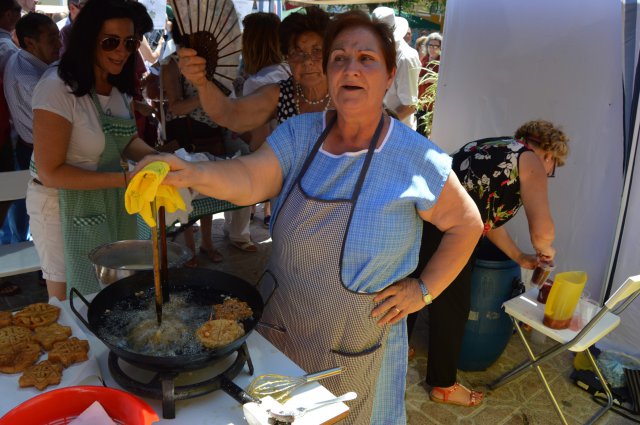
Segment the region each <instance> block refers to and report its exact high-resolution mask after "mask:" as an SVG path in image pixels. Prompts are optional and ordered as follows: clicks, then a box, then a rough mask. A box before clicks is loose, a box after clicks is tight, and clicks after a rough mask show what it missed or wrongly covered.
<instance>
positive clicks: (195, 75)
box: [178, 47, 209, 88]
mask: <svg viewBox="0 0 640 425" xmlns="http://www.w3.org/2000/svg"><path fill="white" fill-rule="evenodd" d="M178 58H179V61H178V66H179V67H180V72H182V75H184V76H185V77H186V79H187V80H189V81H190V82H191V84H193V85H194V86H196V88H200V87H203V86H205V85H206V84H207V83H208V81H209V80H207V76H206V72H205V71H206V64H207V61H206V60H205V59H204V58H203V57H200V56H198V53H197V52H196V51H195V50H193V49H188V48H186V47H183V48H181V49H179V50H178Z"/></svg>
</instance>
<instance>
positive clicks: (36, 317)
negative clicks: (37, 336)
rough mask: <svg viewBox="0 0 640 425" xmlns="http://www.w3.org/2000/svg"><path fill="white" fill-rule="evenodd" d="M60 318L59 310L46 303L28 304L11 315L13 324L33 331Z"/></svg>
mask: <svg viewBox="0 0 640 425" xmlns="http://www.w3.org/2000/svg"><path fill="white" fill-rule="evenodd" d="M59 316H60V308H59V307H56V306H55V305H51V304H47V303H35V304H30V305H28V306H26V307H25V308H23V309H22V310H20V311H19V312H17V313H16V314H14V315H13V324H14V325H17V326H26V327H27V328H29V329H35V328H37V327H38V326H45V325H50V324H52V323H53V322H55V321H56V320H58V317H59Z"/></svg>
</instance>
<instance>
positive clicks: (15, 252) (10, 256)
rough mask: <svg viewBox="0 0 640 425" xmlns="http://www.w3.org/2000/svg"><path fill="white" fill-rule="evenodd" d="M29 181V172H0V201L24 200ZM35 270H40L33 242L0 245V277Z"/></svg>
mask: <svg viewBox="0 0 640 425" xmlns="http://www.w3.org/2000/svg"><path fill="white" fill-rule="evenodd" d="M30 180H31V175H30V173H29V170H22V171H4V172H0V182H1V183H0V201H15V200H17V199H24V198H25V197H26V196H27V185H28V184H29V181H30ZM0 225H2V224H1V223H0ZM37 270H40V258H39V257H38V253H37V251H36V248H35V247H34V246H33V242H19V243H12V244H7V245H0V277H5V276H13V275H16V274H22V273H28V272H33V271H37Z"/></svg>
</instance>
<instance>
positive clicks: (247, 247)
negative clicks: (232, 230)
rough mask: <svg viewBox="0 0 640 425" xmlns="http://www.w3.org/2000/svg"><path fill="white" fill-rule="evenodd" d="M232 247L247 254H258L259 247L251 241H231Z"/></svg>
mask: <svg viewBox="0 0 640 425" xmlns="http://www.w3.org/2000/svg"><path fill="white" fill-rule="evenodd" d="M229 242H231V245H233V246H235V247H236V248H238V249H241V250H243V251H247V252H258V247H257V246H256V245H255V244H254V243H253V242H251V241H242V242H240V241H229Z"/></svg>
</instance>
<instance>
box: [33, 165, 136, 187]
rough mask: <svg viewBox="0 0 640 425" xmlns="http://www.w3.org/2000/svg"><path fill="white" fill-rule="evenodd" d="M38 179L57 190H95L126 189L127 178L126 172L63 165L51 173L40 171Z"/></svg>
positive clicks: (50, 171)
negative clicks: (91, 169) (92, 169)
mask: <svg viewBox="0 0 640 425" xmlns="http://www.w3.org/2000/svg"><path fill="white" fill-rule="evenodd" d="M36 166H37V165H36ZM38 179H39V180H40V181H41V182H42V184H44V185H45V186H47V187H53V188H55V189H75V190H93V189H110V188H114V187H125V182H126V179H127V177H125V173H124V170H123V171H114V172H102V171H89V170H84V169H82V168H78V167H74V166H73V165H69V164H63V165H61V166H59V167H56V168H54V169H52V170H49V171H42V170H40V169H38Z"/></svg>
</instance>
